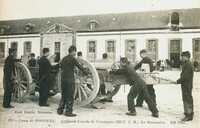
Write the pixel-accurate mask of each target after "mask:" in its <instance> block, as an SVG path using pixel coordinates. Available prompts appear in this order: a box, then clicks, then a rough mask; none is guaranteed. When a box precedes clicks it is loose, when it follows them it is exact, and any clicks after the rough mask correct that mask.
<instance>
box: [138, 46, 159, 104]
mask: <svg viewBox="0 0 200 128" xmlns="http://www.w3.org/2000/svg"><path fill="white" fill-rule="evenodd" d="M140 56H141V58H142V60H141V61H140V62H139V63H138V64H137V65H136V66H135V70H137V69H139V68H141V66H142V64H148V65H149V68H150V72H152V71H153V70H154V67H153V61H152V60H151V58H149V57H148V56H147V51H146V50H145V49H143V50H141V51H140ZM147 90H148V92H149V95H150V97H151V99H152V100H153V102H154V103H155V104H156V94H155V90H154V88H153V84H147ZM143 101H144V93H143V92H141V93H140V94H139V95H138V97H137V100H136V106H138V107H142V104H143Z"/></svg>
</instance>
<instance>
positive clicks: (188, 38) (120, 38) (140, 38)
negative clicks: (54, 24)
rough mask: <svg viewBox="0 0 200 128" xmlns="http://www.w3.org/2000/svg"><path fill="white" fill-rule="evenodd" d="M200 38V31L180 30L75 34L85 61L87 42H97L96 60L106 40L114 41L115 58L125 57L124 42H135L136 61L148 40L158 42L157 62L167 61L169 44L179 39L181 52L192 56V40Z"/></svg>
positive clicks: (100, 54) (99, 56)
mask: <svg viewBox="0 0 200 128" xmlns="http://www.w3.org/2000/svg"><path fill="white" fill-rule="evenodd" d="M194 38H200V30H180V31H179V32H171V31H169V30H163V31H161V30H159V31H158V30H157V31H138V32H137V31H133V32H99V33H79V34H77V38H76V39H77V40H76V44H77V49H78V51H82V52H83V57H84V58H86V59H87V47H88V45H87V43H88V41H89V40H95V41H96V42H97V51H96V52H97V53H96V54H97V57H96V60H99V59H101V58H102V54H103V53H104V52H105V42H106V40H109V39H113V40H115V41H116V58H115V61H117V60H119V58H120V56H125V40H127V39H133V40H135V41H136V60H140V56H139V52H140V50H141V49H145V48H146V42H147V40H148V39H157V40H158V58H157V59H158V60H164V59H169V43H170V40H171V39H180V40H181V42H182V51H186V50H187V51H190V52H191V54H192V51H193V49H192V40H193V39H194Z"/></svg>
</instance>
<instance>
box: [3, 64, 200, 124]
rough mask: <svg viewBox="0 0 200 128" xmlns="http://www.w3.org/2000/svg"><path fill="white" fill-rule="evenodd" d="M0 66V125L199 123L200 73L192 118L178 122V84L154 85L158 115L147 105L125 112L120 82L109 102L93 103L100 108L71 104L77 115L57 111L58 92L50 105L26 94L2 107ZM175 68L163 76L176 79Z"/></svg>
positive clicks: (125, 90) (126, 88)
mask: <svg viewBox="0 0 200 128" xmlns="http://www.w3.org/2000/svg"><path fill="white" fill-rule="evenodd" d="M2 72H3V71H2V67H0V128H65V127H66V128H71V127H73V128H89V127H91V128H153V127H154V128H199V127H200V100H199V97H200V80H199V78H200V73H195V76H194V89H193V96H194V113H195V116H194V120H193V121H190V122H186V123H183V122H180V119H181V118H182V117H183V105H182V98H181V88H180V85H175V84H170V85H169V84H159V85H155V86H154V87H155V90H156V94H157V104H158V108H159V111H160V117H159V118H153V117H151V113H150V112H149V111H148V109H147V106H146V104H145V106H144V107H143V108H136V109H137V116H134V117H132V116H127V115H125V113H126V112H127V99H126V96H127V93H128V91H129V88H130V87H129V86H128V85H125V86H124V85H122V86H121V89H120V91H119V92H118V93H117V95H115V96H114V98H113V100H114V102H113V103H97V106H100V108H101V109H93V108H89V107H75V108H74V112H75V113H77V114H78V116H77V117H65V116H64V115H57V113H56V109H57V107H58V103H59V99H60V94H58V95H56V96H54V97H51V98H50V99H49V103H50V107H43V108H41V107H39V106H38V97H37V96H36V97H28V98H27V99H26V101H25V102H24V103H12V104H13V105H14V106H15V108H14V109H4V108H3V107H2V100H3V88H2V78H3V77H2ZM179 73H180V72H179V71H166V72H164V74H163V75H164V76H166V77H167V78H170V79H173V80H175V79H177V78H178V77H179Z"/></svg>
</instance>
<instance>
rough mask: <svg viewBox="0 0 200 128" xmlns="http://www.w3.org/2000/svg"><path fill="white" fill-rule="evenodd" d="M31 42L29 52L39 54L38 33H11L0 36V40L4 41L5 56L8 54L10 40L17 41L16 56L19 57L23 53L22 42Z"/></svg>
mask: <svg viewBox="0 0 200 128" xmlns="http://www.w3.org/2000/svg"><path fill="white" fill-rule="evenodd" d="M26 41H30V42H31V52H33V53H35V54H36V56H39V55H40V35H39V34H35V35H13V36H7V37H5V36H4V37H0V42H4V43H5V57H6V56H8V49H9V48H10V47H11V43H12V42H17V43H18V50H17V57H18V58H20V57H21V56H22V55H24V42H26Z"/></svg>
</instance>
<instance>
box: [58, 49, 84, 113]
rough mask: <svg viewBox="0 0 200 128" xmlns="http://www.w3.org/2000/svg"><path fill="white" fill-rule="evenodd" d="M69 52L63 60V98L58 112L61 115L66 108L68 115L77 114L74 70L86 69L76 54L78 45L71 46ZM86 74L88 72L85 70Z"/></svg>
mask: <svg viewBox="0 0 200 128" xmlns="http://www.w3.org/2000/svg"><path fill="white" fill-rule="evenodd" d="M68 52H69V54H68V55H67V56H65V57H64V58H63V59H62V61H61V90H62V91H61V95H62V97H61V100H60V104H59V107H58V109H57V113H58V114H59V115H60V114H62V113H63V110H64V109H65V115H66V116H76V114H74V113H72V112H73V104H74V91H75V78H74V70H75V67H78V68H79V69H80V70H81V71H83V72H85V71H84V68H83V67H82V65H80V64H79V62H78V61H77V59H76V58H75V56H76V47H75V46H73V45H72V46H70V48H69V49H68ZM85 74H87V73H86V72H85Z"/></svg>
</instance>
